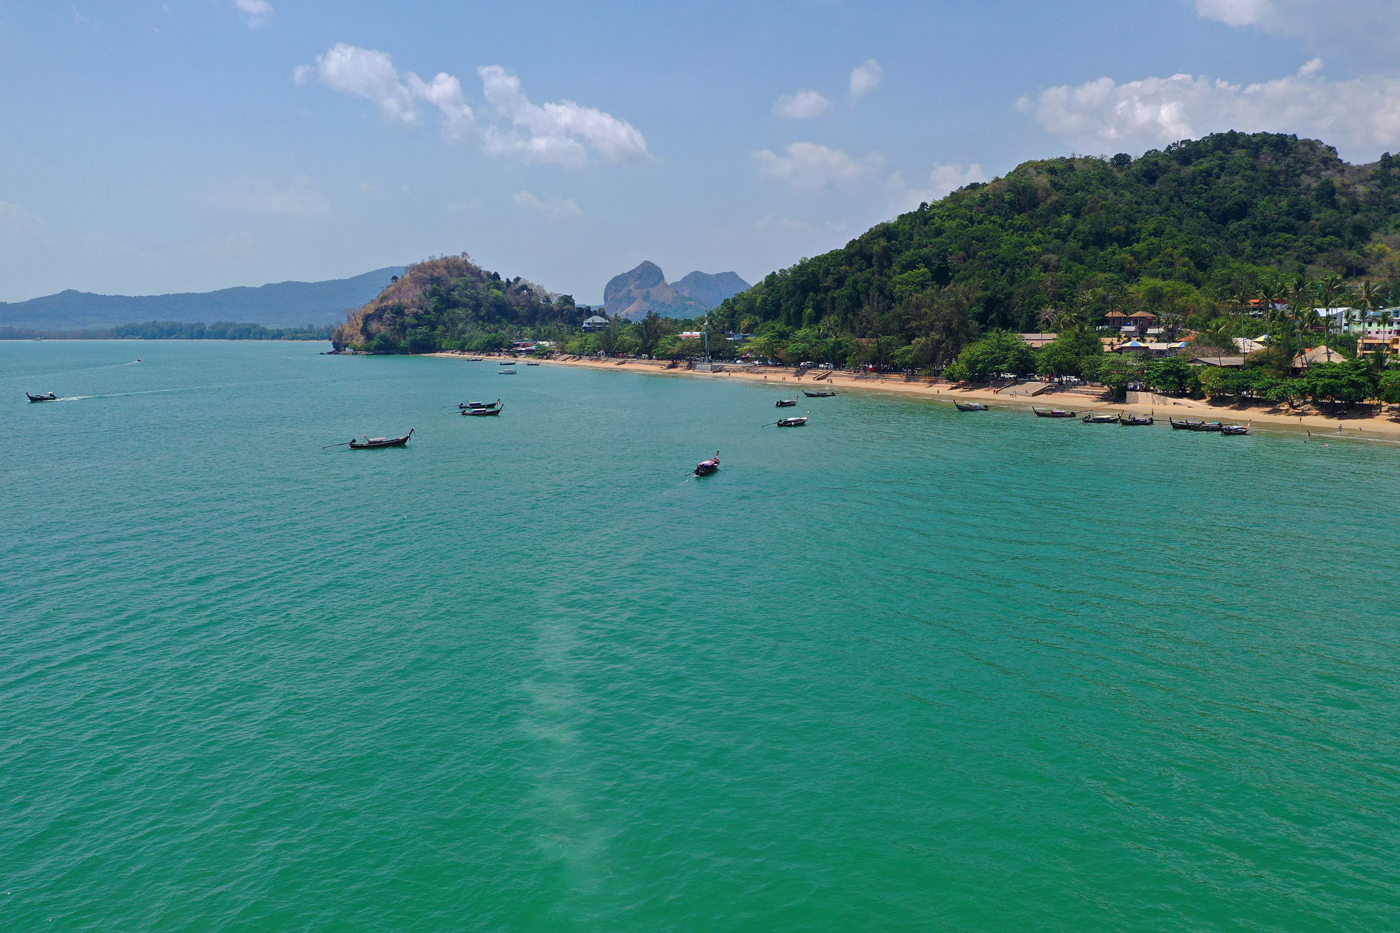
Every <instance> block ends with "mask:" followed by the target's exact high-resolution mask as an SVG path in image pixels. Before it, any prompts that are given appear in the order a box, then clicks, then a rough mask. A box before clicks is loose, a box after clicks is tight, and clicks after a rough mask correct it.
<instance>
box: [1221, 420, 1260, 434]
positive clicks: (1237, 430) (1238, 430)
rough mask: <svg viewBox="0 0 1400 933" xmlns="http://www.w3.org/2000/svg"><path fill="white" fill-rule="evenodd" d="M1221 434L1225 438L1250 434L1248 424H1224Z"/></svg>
mask: <svg viewBox="0 0 1400 933" xmlns="http://www.w3.org/2000/svg"><path fill="white" fill-rule="evenodd" d="M1251 423H1252V422H1251ZM1220 433H1221V434H1222V435H1223V436H1225V437H1238V436H1240V435H1241V434H1248V433H1249V425H1248V424H1222V425H1221V426H1220Z"/></svg>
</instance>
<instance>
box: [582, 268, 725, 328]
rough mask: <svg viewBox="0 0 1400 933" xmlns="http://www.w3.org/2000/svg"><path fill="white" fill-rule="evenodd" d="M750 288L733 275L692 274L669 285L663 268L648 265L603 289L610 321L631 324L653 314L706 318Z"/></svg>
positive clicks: (613, 279) (604, 304) (626, 273)
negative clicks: (728, 300)
mask: <svg viewBox="0 0 1400 933" xmlns="http://www.w3.org/2000/svg"><path fill="white" fill-rule="evenodd" d="M748 288H749V283H748V282H745V281H744V280H743V279H741V278H739V276H738V275H736V274H735V273H733V272H720V273H717V274H715V275H710V274H708V273H705V272H692V273H690V275H687V276H686V277H685V278H683V279H681V280H680V281H679V282H675V283H673V284H667V282H666V276H665V275H664V274H663V273H662V271H661V267H660V266H658V265H657V264H656V263H654V262H644V263H642V264H641V265H640V266H638V267H637V268H635V269H633V270H632V271H631V272H624V273H622V274H621V275H615V276H613V278H612V280H611V281H609V282H608V285H607V288H605V289H603V306H604V308H606V309H607V313H608V315H609V316H610V317H623V318H626V319H627V320H629V321H635V320H638V319H639V318H644V317H646V316H647V313H648V312H650V311H655V312H656V313H657V314H659V315H661V316H662V317H680V318H688V317H696V316H698V315H701V314H704V313H705V312H706V311H708V310H710V309H711V308H713V307H715V306H716V305H718V304H719V303H720V302H721V301H724V300H725V299H726V298H731V297H733V296H734V295H737V294H739V293H740V292H742V291H746V290H748Z"/></svg>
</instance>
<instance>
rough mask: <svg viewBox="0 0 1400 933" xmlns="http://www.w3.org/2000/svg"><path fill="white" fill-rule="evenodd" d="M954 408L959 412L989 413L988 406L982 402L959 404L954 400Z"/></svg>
mask: <svg viewBox="0 0 1400 933" xmlns="http://www.w3.org/2000/svg"><path fill="white" fill-rule="evenodd" d="M953 407H955V408H956V409H957V410H958V411H987V406H986V404H984V403H982V402H959V401H956V400H954V402H953Z"/></svg>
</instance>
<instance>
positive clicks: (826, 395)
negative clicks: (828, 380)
mask: <svg viewBox="0 0 1400 933" xmlns="http://www.w3.org/2000/svg"><path fill="white" fill-rule="evenodd" d="M802 394H803V395H805V396H807V397H808V398H831V397H832V396H833V395H835V394H836V393H835V392H827V391H822V392H808V391H807V390H806V389H803V390H802Z"/></svg>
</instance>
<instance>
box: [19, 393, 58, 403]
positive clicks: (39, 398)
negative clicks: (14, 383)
mask: <svg viewBox="0 0 1400 933" xmlns="http://www.w3.org/2000/svg"><path fill="white" fill-rule="evenodd" d="M24 394H25V395H26V396H28V397H29V400H30V401H31V402H56V401H58V396H57V395H54V394H53V393H52V392H45V393H44V394H43V395H29V393H28V392H26V393H24Z"/></svg>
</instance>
